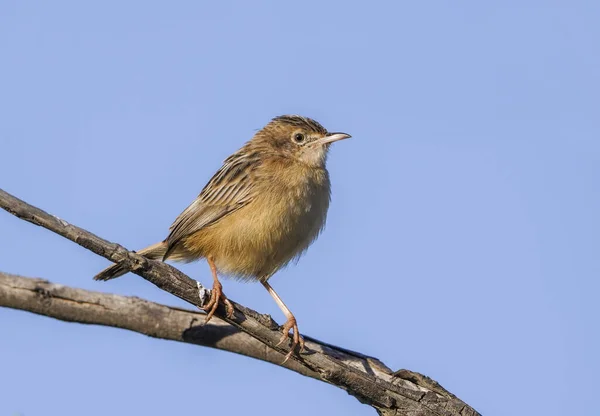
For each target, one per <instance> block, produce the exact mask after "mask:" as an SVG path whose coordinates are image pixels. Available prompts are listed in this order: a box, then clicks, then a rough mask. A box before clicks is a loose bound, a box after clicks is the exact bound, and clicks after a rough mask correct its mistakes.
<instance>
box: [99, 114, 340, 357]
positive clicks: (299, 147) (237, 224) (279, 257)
mask: <svg viewBox="0 0 600 416" xmlns="http://www.w3.org/2000/svg"><path fill="white" fill-rule="evenodd" d="M348 137H350V136H349V135H348V134H345V133H328V132H327V130H325V128H323V126H321V125H320V124H319V123H317V122H316V121H314V120H311V119H309V118H306V117H301V116H295V115H293V116H289V115H288V116H280V117H276V118H274V119H273V120H272V121H271V122H270V123H269V124H267V125H266V126H265V127H264V128H263V129H262V130H260V131H259V132H258V133H256V135H255V136H254V137H253V138H252V140H250V141H249V142H247V143H246V144H245V145H244V146H243V147H242V148H241V149H240V150H238V151H237V152H235V153H234V154H233V155H231V156H230V157H229V158H227V159H226V160H225V162H224V164H223V166H222V167H221V169H219V171H218V172H217V173H216V174H215V175H214V176H213V177H212V178H211V180H210V181H209V182H208V184H207V185H206V186H205V187H204V189H203V190H202V192H200V195H199V196H198V197H197V198H196V200H194V201H193V202H192V203H191V204H190V206H188V207H187V208H186V209H185V210H184V211H183V212H182V213H181V214H180V215H179V216H178V217H177V219H176V220H175V222H174V223H173V225H171V228H170V233H169V236H168V237H167V238H166V240H164V241H162V242H160V243H157V244H154V245H152V246H149V247H147V248H145V249H143V250H141V251H139V254H142V255H144V256H146V257H148V258H151V259H160V260H163V261H164V260H174V261H185V262H189V261H194V260H197V259H201V258H206V259H207V261H208V263H209V266H210V267H211V270H212V274H213V279H214V286H213V290H212V292H211V300H210V301H209V303H208V305H206V309H207V311H208V315H207V321H208V320H209V319H210V318H211V317H212V315H213V314H214V312H215V310H216V308H217V306H218V302H219V300H223V301H224V302H225V304H226V306H227V308H228V312H229V313H231V311H232V310H233V309H232V308H231V304H230V303H229V301H227V298H226V297H225V296H224V294H223V293H222V287H221V284H220V282H219V280H218V277H217V272H219V273H222V274H225V275H230V276H235V277H237V278H239V279H243V280H259V281H260V282H261V283H262V284H263V285H264V286H265V288H266V289H267V290H268V291H269V293H270V294H271V296H273V298H274V299H275V301H276V302H277V304H278V305H279V307H280V308H281V309H282V310H283V312H284V313H285V315H286V317H287V322H286V323H285V325H284V336H283V337H282V341H283V340H284V339H285V338H286V336H287V333H288V332H289V330H290V329H293V347H295V345H297V344H298V343H300V344H303V341H302V339H301V337H299V334H298V327H297V325H296V319H295V318H294V316H293V314H292V313H291V312H290V311H289V309H288V308H287V307H286V306H285V304H284V303H283V302H282V301H281V299H280V298H279V296H277V294H276V293H275V291H274V290H273V289H272V288H271V286H270V285H269V284H268V282H267V281H268V280H269V278H270V277H271V276H272V275H273V274H274V273H275V272H276V271H277V270H279V269H280V268H282V267H284V266H285V265H286V264H288V263H289V262H290V261H291V260H293V259H294V258H298V257H299V256H301V255H302V254H303V253H304V252H305V251H306V249H307V248H308V246H309V245H310V244H311V243H312V242H313V241H314V240H315V239H316V238H317V236H318V235H319V233H320V232H321V231H322V229H323V227H324V225H325V219H326V217H327V209H328V208H329V200H330V182H329V174H328V172H327V170H326V168H325V163H326V159H327V152H328V150H329V146H330V145H331V143H332V142H334V141H337V140H342V139H345V138H348ZM125 272H126V271H125V270H123V268H121V267H120V266H119V265H113V266H111V267H109V268H107V269H105V270H103V271H102V272H100V273H99V274H98V275H97V276H96V277H95V278H94V279H96V280H109V279H112V278H115V277H119V276H121V275H123V274H124V273H125ZM293 347H292V351H293V350H294V348H293Z"/></svg>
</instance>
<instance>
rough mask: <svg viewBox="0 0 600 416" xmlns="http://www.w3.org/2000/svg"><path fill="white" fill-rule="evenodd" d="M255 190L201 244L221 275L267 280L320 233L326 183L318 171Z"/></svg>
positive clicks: (326, 201)
mask: <svg viewBox="0 0 600 416" xmlns="http://www.w3.org/2000/svg"><path fill="white" fill-rule="evenodd" d="M255 185H256V186H257V193H256V196H255V198H254V199H253V200H252V202H250V203H249V204H248V205H246V206H245V207H243V208H241V209H239V210H238V211H235V212H234V213H232V214H230V215H228V216H226V217H225V218H223V219H221V220H220V221H218V222H217V223H216V224H214V225H213V226H210V227H208V228H207V230H206V233H204V234H205V235H206V237H208V238H203V240H205V241H210V242H211V244H210V247H207V248H208V250H207V252H206V253H203V254H204V255H205V256H206V255H211V256H212V257H213V258H214V259H215V262H216V264H217V268H218V269H220V270H221V271H222V272H224V273H226V274H231V275H235V276H238V277H241V278H247V279H248V278H249V279H253V278H254V279H261V280H266V279H268V277H270V276H271V275H272V274H273V273H275V272H276V271H277V270H278V269H279V268H281V267H283V266H285V265H286V264H287V263H288V262H289V261H290V260H292V259H293V258H295V257H298V256H300V255H301V254H302V253H303V252H304V251H305V250H306V249H307V248H308V246H309V245H310V244H311V243H312V242H313V241H314V240H315V238H316V237H317V236H318V235H319V233H320V231H321V230H322V229H323V227H324V225H325V220H326V217H327V210H328V208H329V198H330V182H329V176H328V174H327V171H325V170H324V169H320V170H317V171H316V172H309V174H304V173H303V174H301V175H297V176H295V177H293V176H287V177H285V176H283V177H281V176H280V177H278V178H269V180H264V181H262V182H259V183H257V184H255ZM209 234H210V235H209Z"/></svg>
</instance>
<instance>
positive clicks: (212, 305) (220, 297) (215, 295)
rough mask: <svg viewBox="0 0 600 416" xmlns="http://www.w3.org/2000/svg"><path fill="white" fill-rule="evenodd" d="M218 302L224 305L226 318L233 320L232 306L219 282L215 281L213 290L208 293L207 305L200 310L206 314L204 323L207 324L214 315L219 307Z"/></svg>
mask: <svg viewBox="0 0 600 416" xmlns="http://www.w3.org/2000/svg"><path fill="white" fill-rule="evenodd" d="M219 301H222V302H223V303H224V304H225V309H226V310H227V317H228V318H233V304H232V303H231V302H230V301H229V299H227V296H225V294H224V293H223V285H222V284H221V282H219V281H218V280H216V281H215V282H214V284H213V288H212V290H211V291H210V300H209V301H208V303H207V304H206V305H205V306H203V307H202V308H203V309H204V311H206V312H207V313H208V314H207V315H206V320H205V321H204V323H208V321H210V320H211V318H212V317H213V315H214V314H215V312H216V310H217V308H218V307H219Z"/></svg>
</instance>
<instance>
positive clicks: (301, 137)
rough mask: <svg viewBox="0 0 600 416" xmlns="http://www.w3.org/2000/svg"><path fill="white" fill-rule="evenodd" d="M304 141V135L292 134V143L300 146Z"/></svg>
mask: <svg viewBox="0 0 600 416" xmlns="http://www.w3.org/2000/svg"><path fill="white" fill-rule="evenodd" d="M304 140H306V138H305V137H304V134H302V133H296V134H294V142H295V143H298V144H302V143H304Z"/></svg>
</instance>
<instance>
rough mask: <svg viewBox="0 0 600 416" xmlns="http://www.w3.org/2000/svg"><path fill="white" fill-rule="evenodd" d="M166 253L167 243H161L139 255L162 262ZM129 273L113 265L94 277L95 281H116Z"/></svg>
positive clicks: (119, 266)
mask: <svg viewBox="0 0 600 416" xmlns="http://www.w3.org/2000/svg"><path fill="white" fill-rule="evenodd" d="M166 252H167V243H166V242H164V241H161V242H160V243H156V244H152V245H151V246H148V247H146V248H145V249H143V250H140V251H138V252H137V254H139V255H141V256H144V257H146V258H148V259H152V260H162V259H163V257H164V255H165V253H166ZM127 271H128V270H127V269H124V268H123V267H122V266H121V265H119V264H113V265H112V266H110V267H107V268H106V269H104V270H102V271H101V272H100V273H98V274H97V275H96V276H94V280H110V279H115V278H117V277H119V276H123V275H124V274H125V273H127Z"/></svg>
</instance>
